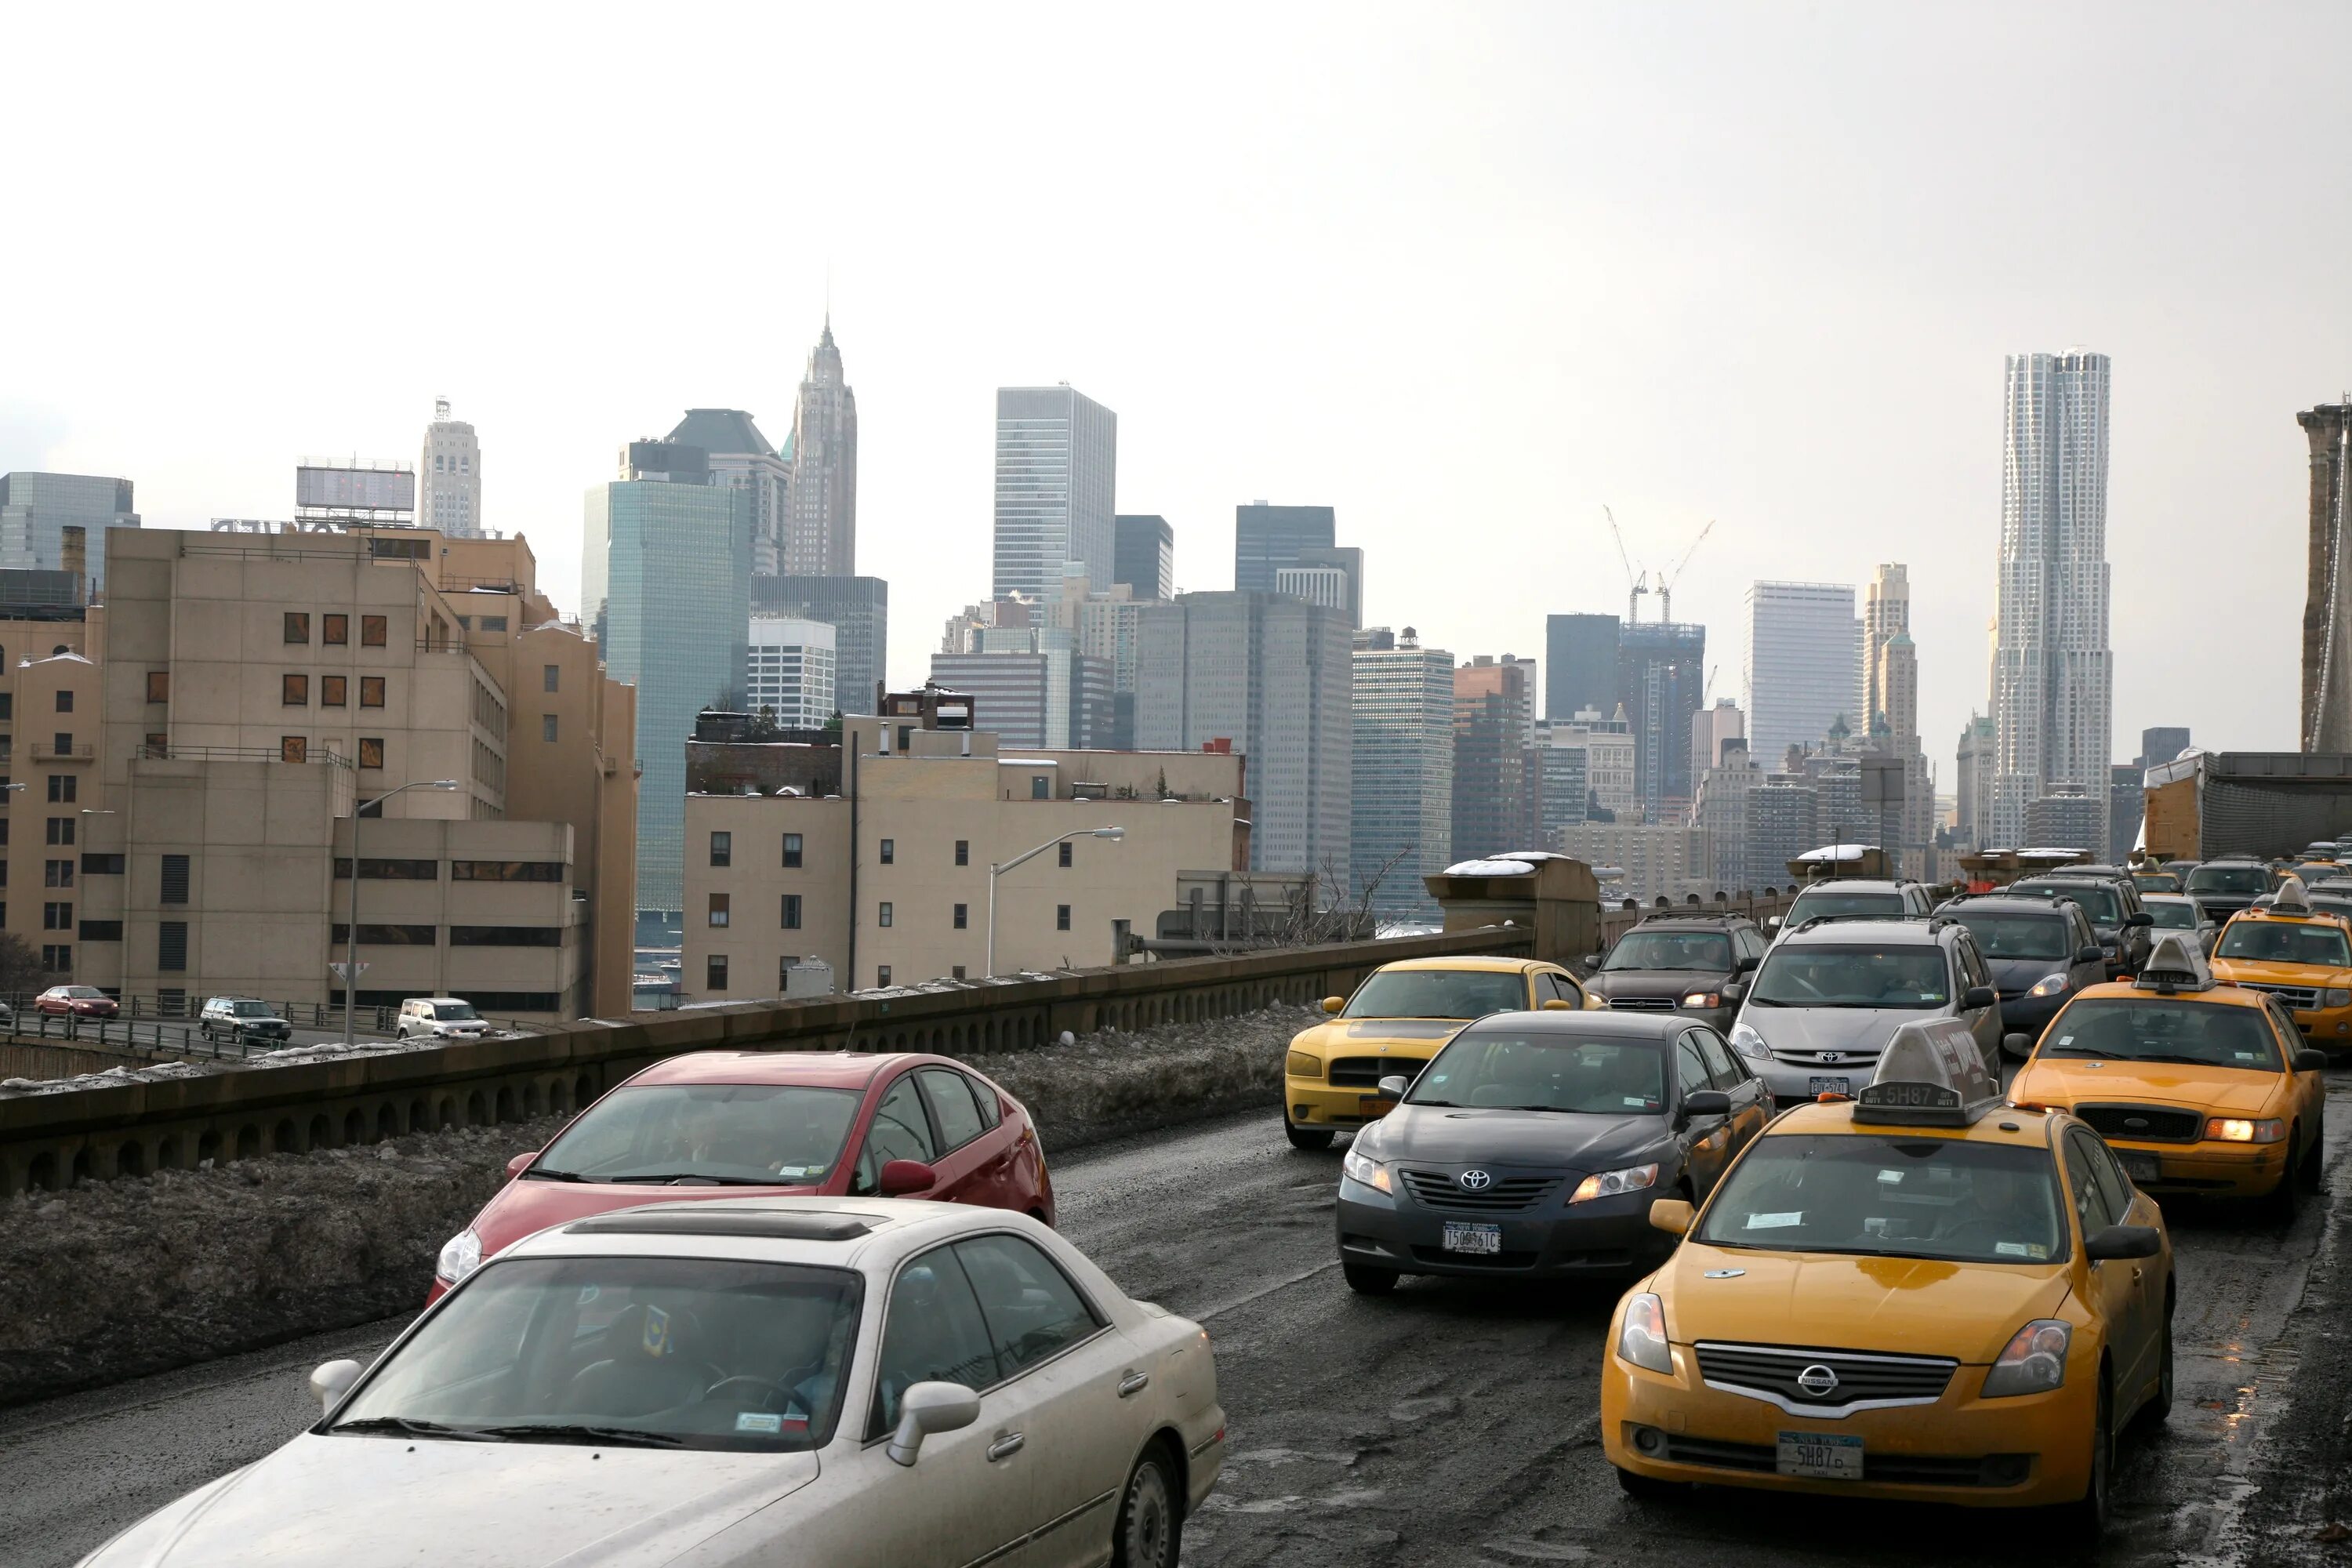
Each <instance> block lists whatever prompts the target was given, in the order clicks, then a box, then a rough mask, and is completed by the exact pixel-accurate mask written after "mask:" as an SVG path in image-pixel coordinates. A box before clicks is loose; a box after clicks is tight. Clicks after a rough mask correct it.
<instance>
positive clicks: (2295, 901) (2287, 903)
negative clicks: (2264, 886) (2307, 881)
mask: <svg viewBox="0 0 2352 1568" xmlns="http://www.w3.org/2000/svg"><path fill="white" fill-rule="evenodd" d="M2271 908H2273V909H2274V910H2278V911H2279V912H2280V913H2281V914H2288V915H2307V914H2309V913H2310V912H2311V894H2310V893H2309V892H2308V891H2307V890H2306V889H2305V888H2304V885H2303V879H2302V878H2300V877H2289V878H2288V879H2286V880H2285V881H2284V882H2281V883H2280V884H2279V885H2278V891H2277V892H2275V893H2273V895H2271Z"/></svg>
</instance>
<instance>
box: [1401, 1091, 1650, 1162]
mask: <svg viewBox="0 0 2352 1568" xmlns="http://www.w3.org/2000/svg"><path fill="white" fill-rule="evenodd" d="M1671 1136H1672V1134H1671V1133H1670V1132H1669V1131H1668V1130H1667V1127H1666V1119H1665V1118H1664V1117H1663V1116H1585V1115H1578V1114H1570V1113H1564V1112H1559V1111H1549V1110H1503V1109H1500V1108H1485V1107H1480V1108H1470V1109H1464V1110H1446V1109H1444V1108H1443V1107H1441V1106H1434V1105H1400V1106H1398V1107H1397V1108H1396V1109H1395V1110H1391V1111H1390V1112H1389V1113H1388V1114H1387V1115H1386V1116H1384V1117H1382V1118H1381V1120H1380V1121H1377V1122H1374V1123H1373V1124H1372V1126H1371V1127H1370V1129H1368V1130H1366V1131H1362V1132H1360V1133H1358V1134H1357V1135H1356V1145H1355V1146H1356V1147H1357V1148H1358V1149H1360V1150H1361V1151H1362V1152H1364V1153H1365V1154H1366V1155H1367V1156H1369V1157H1370V1158H1371V1159H1375V1160H1387V1161H1395V1162H1399V1163H1404V1164H1415V1163H1428V1164H1433V1165H1470V1164H1490V1165H1506V1166H1512V1165H1517V1166H1536V1167H1541V1168H1545V1169H1551V1170H1570V1171H1603V1170H1609V1169H1612V1168H1613V1167H1615V1166H1617V1165H1622V1164H1630V1163H1633V1161H1632V1160H1631V1158H1630V1156H1632V1155H1634V1154H1637V1153H1643V1152H1649V1151H1653V1150H1655V1149H1656V1148H1657V1147H1658V1146H1659V1145H1661V1144H1664V1143H1665V1142H1668V1141H1669V1140H1670V1138H1671Z"/></svg>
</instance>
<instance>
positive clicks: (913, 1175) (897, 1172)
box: [882, 1160, 944, 1464]
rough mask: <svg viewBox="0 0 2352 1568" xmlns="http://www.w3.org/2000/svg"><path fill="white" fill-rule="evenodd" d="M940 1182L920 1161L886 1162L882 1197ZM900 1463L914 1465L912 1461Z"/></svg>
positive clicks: (902, 1194)
mask: <svg viewBox="0 0 2352 1568" xmlns="http://www.w3.org/2000/svg"><path fill="white" fill-rule="evenodd" d="M939 1180H940V1173H938V1172H937V1171H934V1170H932V1169H931V1168H930V1167H929V1165H926V1164H925V1163H923V1162H921V1161H920V1160H890V1161H886V1162H885V1163H884V1164H883V1166H882V1195H883V1196H884V1197H886V1198H903V1197H905V1196H906V1195H907V1194H909V1193H927V1192H929V1191H930V1190H931V1189H932V1188H933V1187H935V1186H937V1185H938V1184H939ZM943 1430H944V1428H943ZM899 1462H900V1463H902V1464H912V1463H914V1461H913V1460H912V1459H904V1460H901V1461H899Z"/></svg>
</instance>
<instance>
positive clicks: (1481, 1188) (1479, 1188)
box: [1454, 1171, 1495, 1193]
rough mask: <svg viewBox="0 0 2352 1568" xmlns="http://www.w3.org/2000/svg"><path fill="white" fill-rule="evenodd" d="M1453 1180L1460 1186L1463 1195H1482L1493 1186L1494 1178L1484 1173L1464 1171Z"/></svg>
mask: <svg viewBox="0 0 2352 1568" xmlns="http://www.w3.org/2000/svg"><path fill="white" fill-rule="evenodd" d="M1454 1180H1455V1181H1457V1182H1459V1183H1461V1184H1462V1190H1463V1191H1464V1192H1465V1193H1483V1192H1485V1191H1486V1189H1487V1188H1488V1187H1490V1186H1492V1185H1494V1184H1495V1178H1494V1177H1492V1176H1490V1175H1488V1174H1487V1173H1486V1172H1484V1171H1465V1172H1463V1173H1461V1174H1460V1175H1458V1176H1456V1177H1454Z"/></svg>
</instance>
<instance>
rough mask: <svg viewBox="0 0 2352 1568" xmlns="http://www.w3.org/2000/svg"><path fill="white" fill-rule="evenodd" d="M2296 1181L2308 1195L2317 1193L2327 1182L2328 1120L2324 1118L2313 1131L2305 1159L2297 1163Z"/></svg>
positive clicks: (2304, 1155)
mask: <svg viewBox="0 0 2352 1568" xmlns="http://www.w3.org/2000/svg"><path fill="white" fill-rule="evenodd" d="M2294 1179H2295V1180H2296V1181H2297V1182H2298V1183H2300V1184H2302V1186H2303V1190H2304V1191H2305V1192H2306V1193H2315V1192H2317V1191H2319V1190H2320V1188H2321V1187H2322V1186H2324V1185H2326V1180H2327V1119H2326V1117H2325V1116H2323V1117H2321V1118H2320V1119H2319V1121H2318V1122H2317V1123H2316V1124H2315V1126H2314V1127H2313V1128H2312V1130H2311V1138H2310V1141H2309V1142H2307V1143H2305V1146H2304V1151H2303V1158H2302V1159H2301V1160H2300V1161H2298V1162H2296V1163H2295V1167H2294Z"/></svg>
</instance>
